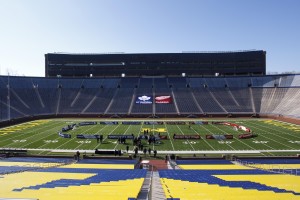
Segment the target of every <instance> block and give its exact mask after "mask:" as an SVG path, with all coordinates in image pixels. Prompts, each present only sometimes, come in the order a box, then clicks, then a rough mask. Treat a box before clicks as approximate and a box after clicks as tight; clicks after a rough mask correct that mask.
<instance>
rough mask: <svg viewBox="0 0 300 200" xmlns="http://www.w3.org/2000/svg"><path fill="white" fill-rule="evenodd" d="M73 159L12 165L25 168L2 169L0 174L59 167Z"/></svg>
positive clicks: (73, 161)
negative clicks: (14, 169)
mask: <svg viewBox="0 0 300 200" xmlns="http://www.w3.org/2000/svg"><path fill="white" fill-rule="evenodd" d="M75 162H76V161H75V160H66V161H63V162H60V163H32V164H26V165H21V166H20V165H14V166H12V167H26V168H27V169H20V170H16V171H3V172H0V175H7V174H15V173H22V172H26V171H36V170H40V169H48V168H55V167H61V166H65V165H69V164H73V163H75Z"/></svg>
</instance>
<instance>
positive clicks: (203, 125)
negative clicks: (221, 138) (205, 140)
mask: <svg viewBox="0 0 300 200" xmlns="http://www.w3.org/2000/svg"><path fill="white" fill-rule="evenodd" d="M205 126H206V125H203V128H204V129H205V130H207V131H208V132H210V133H211V134H213V135H214V133H213V132H211V131H210V130H209V129H207V128H205ZM226 145H227V146H229V147H230V148H232V149H233V150H235V149H234V148H233V147H232V146H230V145H228V144H226Z"/></svg>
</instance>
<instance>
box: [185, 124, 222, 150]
mask: <svg viewBox="0 0 300 200" xmlns="http://www.w3.org/2000/svg"><path fill="white" fill-rule="evenodd" d="M199 126H201V125H199ZM202 126H205V125H202ZM191 129H193V131H194V132H195V133H197V134H198V135H199V136H201V135H200V134H199V133H198V132H197V131H196V130H195V129H194V128H193V127H192V126H191ZM203 141H204V142H205V143H206V144H207V145H208V146H209V147H210V148H212V149H213V150H216V149H215V148H214V147H213V146H211V145H210V144H209V143H208V142H207V141H206V139H205V138H203Z"/></svg>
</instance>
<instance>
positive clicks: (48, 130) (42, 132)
mask: <svg viewBox="0 0 300 200" xmlns="http://www.w3.org/2000/svg"><path fill="white" fill-rule="evenodd" d="M53 125H54V124H53ZM49 126H50V125H49ZM51 126H52V125H51ZM56 128H57V126H55V127H53V128H51V129H47V130H45V127H44V128H43V129H44V130H45V131H41V132H39V133H37V134H34V135H31V136H29V137H25V138H20V135H18V137H19V138H20V139H26V140H28V139H29V138H32V137H36V136H37V135H40V134H42V135H43V134H44V133H47V132H50V131H52V130H53V129H56ZM32 132H33V131H32ZM32 132H30V133H32ZM49 136H50V135H46V136H45V137H42V138H39V137H37V139H36V140H33V141H32V142H30V143H26V144H24V145H23V146H20V147H21V148H22V147H25V146H27V145H30V144H32V143H34V142H37V141H39V140H41V139H44V138H46V137H49ZM14 138H15V137H12V138H10V139H14ZM10 144H12V143H9V144H8V145H10ZM3 147H7V145H5V146H3ZM8 147H9V146H8Z"/></svg>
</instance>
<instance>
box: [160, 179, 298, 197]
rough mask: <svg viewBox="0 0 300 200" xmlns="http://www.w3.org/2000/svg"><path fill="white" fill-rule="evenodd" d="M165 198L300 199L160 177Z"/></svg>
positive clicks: (282, 194)
mask: <svg viewBox="0 0 300 200" xmlns="http://www.w3.org/2000/svg"><path fill="white" fill-rule="evenodd" d="M161 183H162V186H163V190H164V192H165V195H166V198H171V197H173V198H180V199H184V200H198V199H199V200H200V199H201V200H202V199H203V200H204V199H207V200H253V199H257V200H275V199H276V200H288V199H290V200H300V196H299V195H294V194H291V193H275V192H273V191H260V190H256V189H243V188H231V187H228V186H219V185H216V184H207V183H198V182H189V181H181V180H173V179H167V178H161Z"/></svg>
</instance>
